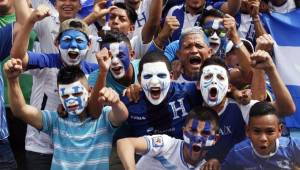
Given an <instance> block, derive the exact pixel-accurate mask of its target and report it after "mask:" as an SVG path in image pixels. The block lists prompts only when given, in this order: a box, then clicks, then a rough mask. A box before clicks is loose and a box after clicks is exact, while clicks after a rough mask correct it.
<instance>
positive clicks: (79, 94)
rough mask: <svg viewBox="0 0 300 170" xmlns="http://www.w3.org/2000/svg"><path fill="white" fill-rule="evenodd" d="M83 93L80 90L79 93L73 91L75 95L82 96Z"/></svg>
mask: <svg viewBox="0 0 300 170" xmlns="http://www.w3.org/2000/svg"><path fill="white" fill-rule="evenodd" d="M82 94H83V93H82V92H79V93H73V96H75V97H80V96H81V95H82Z"/></svg>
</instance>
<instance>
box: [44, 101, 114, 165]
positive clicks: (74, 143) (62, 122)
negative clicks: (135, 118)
mask: <svg viewBox="0 0 300 170" xmlns="http://www.w3.org/2000/svg"><path fill="white" fill-rule="evenodd" d="M110 111H111V107H109V106H107V107H104V108H103V110H102V113H101V116H100V117H99V118H98V119H92V118H90V117H89V118H87V119H86V120H84V121H82V122H81V121H80V119H79V116H77V115H69V116H68V117H67V118H61V117H59V116H58V114H57V112H50V111H46V110H44V111H42V119H43V128H42V131H43V132H45V133H47V134H49V136H50V137H51V138H52V140H53V145H54V151H53V158H52V165H51V169H52V170H57V169H70V170H76V169H88V170H93V169H95V170H96V169H108V168H109V156H110V153H111V147H112V136H113V134H114V132H115V129H114V128H113V127H112V125H111V123H110V121H109V119H108V115H109V113H110Z"/></svg>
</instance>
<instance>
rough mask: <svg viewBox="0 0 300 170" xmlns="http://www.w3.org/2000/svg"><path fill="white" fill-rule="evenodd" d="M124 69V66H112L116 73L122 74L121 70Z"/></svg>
mask: <svg viewBox="0 0 300 170" xmlns="http://www.w3.org/2000/svg"><path fill="white" fill-rule="evenodd" d="M122 69H123V66H115V67H112V68H111V71H113V72H114V73H115V74H116V75H119V74H121V71H122Z"/></svg>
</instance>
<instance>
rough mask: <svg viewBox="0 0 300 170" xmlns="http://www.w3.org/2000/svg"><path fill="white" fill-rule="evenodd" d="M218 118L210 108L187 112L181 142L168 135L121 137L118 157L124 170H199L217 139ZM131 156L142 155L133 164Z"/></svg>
mask: <svg viewBox="0 0 300 170" xmlns="http://www.w3.org/2000/svg"><path fill="white" fill-rule="evenodd" d="M217 129H218V115H217V113H216V112H215V111H214V110H212V109H210V108H201V107H196V108H194V109H193V110H191V111H190V113H189V115H188V116H187V118H186V120H185V122H184V125H183V127H182V132H183V139H184V140H181V139H176V138H172V137H170V136H168V135H153V136H143V137H139V138H124V139H120V140H119V141H118V154H119V156H120V158H121V160H122V163H123V165H124V167H125V169H135V167H136V168H137V169H143V170H146V169H149V170H150V169H180V170H184V169H191V168H192V169H199V168H201V167H202V166H203V164H204V163H205V162H206V161H205V159H204V157H205V154H206V152H207V149H209V147H211V146H213V145H214V144H215V142H216V140H217ZM134 153H139V154H142V155H144V156H142V158H141V159H140V160H139V161H138V163H137V165H135V161H134Z"/></svg>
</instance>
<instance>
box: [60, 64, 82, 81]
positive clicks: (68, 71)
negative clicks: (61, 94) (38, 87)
mask: <svg viewBox="0 0 300 170" xmlns="http://www.w3.org/2000/svg"><path fill="white" fill-rule="evenodd" d="M81 78H85V79H86V77H85V74H84V72H83V71H82V70H81V68H80V67H79V66H66V67H63V68H61V69H60V70H59V72H58V74H57V84H71V83H74V82H75V81H78V80H79V79H81Z"/></svg>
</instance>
